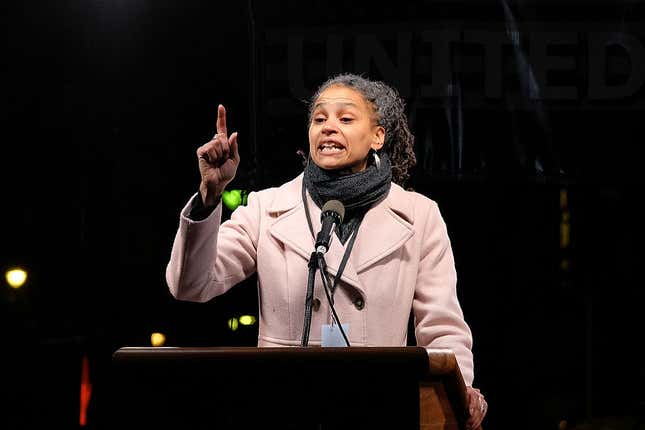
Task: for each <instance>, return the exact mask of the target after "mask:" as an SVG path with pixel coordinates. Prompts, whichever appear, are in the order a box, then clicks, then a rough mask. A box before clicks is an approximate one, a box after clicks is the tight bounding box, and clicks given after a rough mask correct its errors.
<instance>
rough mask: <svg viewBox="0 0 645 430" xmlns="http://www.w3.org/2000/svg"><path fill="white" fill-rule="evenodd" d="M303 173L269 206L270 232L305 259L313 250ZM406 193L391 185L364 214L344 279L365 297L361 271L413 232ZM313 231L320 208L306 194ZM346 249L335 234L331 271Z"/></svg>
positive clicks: (327, 256) (278, 192)
mask: <svg viewBox="0 0 645 430" xmlns="http://www.w3.org/2000/svg"><path fill="white" fill-rule="evenodd" d="M301 187H302V174H301V175H300V176H298V177H297V178H295V179H294V180H292V181H290V182H288V183H286V184H284V185H282V186H281V187H280V188H278V189H277V190H276V194H275V195H276V198H275V199H274V201H273V202H272V203H271V205H270V207H269V208H267V212H268V215H269V217H270V218H274V219H275V222H274V223H273V224H272V225H271V227H270V228H269V233H270V234H271V236H273V237H274V238H275V239H277V240H279V241H280V242H282V243H284V244H286V245H288V246H289V247H291V248H292V249H293V250H294V251H295V252H296V253H297V254H299V255H300V256H301V257H302V258H303V259H304V260H305V261H309V257H310V256H311V253H312V251H313V249H314V239H313V238H312V236H311V232H310V230H309V226H308V224H307V218H306V214H305V210H304V206H303V204H302V198H301ZM404 197H405V192H404V191H403V189H401V188H400V187H399V186H398V185H395V184H392V188H391V189H390V194H389V195H388V197H387V198H386V199H385V200H383V201H382V202H380V203H379V204H378V205H377V206H375V207H374V208H372V209H371V210H370V211H368V213H367V214H366V215H365V219H364V220H363V222H362V223H361V227H360V229H359V232H358V236H357V238H356V242H355V243H354V248H353V250H352V253H351V254H350V256H349V259H348V261H347V265H346V266H345V270H344V271H343V274H342V276H341V280H343V281H344V282H346V283H348V284H350V285H352V286H353V287H355V288H356V289H357V290H359V291H360V293H361V294H362V295H363V296H365V290H364V288H363V286H362V285H361V283H360V280H359V277H358V274H359V273H361V272H363V271H365V270H366V269H367V268H369V267H370V266H371V265H373V264H374V263H376V262H377V261H379V260H381V259H382V258H385V257H387V256H388V255H390V254H391V253H393V252H395V251H396V250H397V249H399V248H400V247H401V246H403V244H404V243H405V242H406V241H407V240H408V239H409V238H410V237H412V235H413V230H412V222H413V220H412V211H411V208H410V207H409V203H408V199H406V198H404ZM307 204H308V207H309V212H310V215H311V222H312V225H313V229H314V234H317V233H318V231H319V230H320V226H321V224H320V212H321V211H320V209H319V208H318V206H316V205H315V204H314V202H313V201H312V200H311V198H310V197H309V196H308V195H307ZM344 252H345V246H343V244H341V243H340V240H338V238H337V237H335V236H334V237H333V238H332V241H331V245H330V247H329V251H328V252H327V254H325V261H326V262H327V269H328V272H329V273H330V274H332V275H334V276H335V275H336V273H338V268H339V266H340V263H341V261H342V258H343V254H344Z"/></svg>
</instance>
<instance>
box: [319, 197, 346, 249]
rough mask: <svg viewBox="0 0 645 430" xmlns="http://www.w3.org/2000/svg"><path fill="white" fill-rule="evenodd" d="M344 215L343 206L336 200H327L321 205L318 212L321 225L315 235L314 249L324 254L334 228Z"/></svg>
mask: <svg viewBox="0 0 645 430" xmlns="http://www.w3.org/2000/svg"><path fill="white" fill-rule="evenodd" d="M344 217H345V206H343V204H342V203H341V202H339V201H338V200H329V201H328V202H327V203H325V204H324V205H323V207H322V213H321V214H320V222H321V224H322V227H321V228H320V232H319V233H318V235H317V236H316V245H315V249H316V251H317V252H320V253H321V254H324V253H326V252H327V251H328V250H329V244H330V243H331V238H332V233H333V231H334V228H335V227H336V226H337V225H339V224H341V223H342V222H343V218H344Z"/></svg>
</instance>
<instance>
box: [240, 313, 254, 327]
mask: <svg viewBox="0 0 645 430" xmlns="http://www.w3.org/2000/svg"><path fill="white" fill-rule="evenodd" d="M240 324H242V325H253V324H255V317H254V316H253V315H242V316H241V317H240Z"/></svg>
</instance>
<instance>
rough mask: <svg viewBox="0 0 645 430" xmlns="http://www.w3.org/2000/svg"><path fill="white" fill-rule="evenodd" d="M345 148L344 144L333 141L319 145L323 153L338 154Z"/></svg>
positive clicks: (319, 149)
mask: <svg viewBox="0 0 645 430" xmlns="http://www.w3.org/2000/svg"><path fill="white" fill-rule="evenodd" d="M344 150H345V148H344V147H343V145H341V144H339V143H337V142H332V141H328V142H323V143H321V144H320V145H318V151H319V152H320V153H322V154H338V153H340V152H343V151H344Z"/></svg>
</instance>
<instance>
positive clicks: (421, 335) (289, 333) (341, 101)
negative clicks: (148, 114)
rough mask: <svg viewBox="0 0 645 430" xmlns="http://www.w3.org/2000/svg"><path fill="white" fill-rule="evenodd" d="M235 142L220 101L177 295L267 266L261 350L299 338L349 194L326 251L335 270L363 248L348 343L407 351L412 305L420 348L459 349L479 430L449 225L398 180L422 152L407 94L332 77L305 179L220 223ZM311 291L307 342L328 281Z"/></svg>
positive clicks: (319, 108) (182, 252)
mask: <svg viewBox="0 0 645 430" xmlns="http://www.w3.org/2000/svg"><path fill="white" fill-rule="evenodd" d="M237 140H238V139H237V133H233V134H231V135H230V136H229V135H228V131H227V129H226V111H225V109H224V107H223V106H221V105H220V106H219V107H218V119H217V134H216V135H215V136H214V137H213V139H212V140H211V141H210V142H208V143H206V144H205V145H203V146H201V147H200V148H198V149H197V157H198V161H199V170H200V173H201V184H200V188H199V193H198V194H196V195H195V196H193V198H192V199H191V201H190V202H189V203H188V204H187V205H186V207H185V208H184V209H183V211H182V213H181V217H180V226H179V230H178V232H177V236H176V238H175V242H174V245H173V249H172V254H171V259H170V262H169V264H168V268H167V271H166V278H167V281H168V285H169V287H170V291H171V292H172V294H173V295H174V296H175V297H176V298H178V299H182V300H191V301H202V302H203V301H207V300H210V299H211V298H213V297H215V296H217V295H220V294H223V293H224V292H226V291H227V290H228V289H229V288H230V287H232V286H233V285H235V284H236V283H238V282H240V281H242V280H244V279H245V278H247V277H248V276H250V275H251V274H252V273H253V272H255V271H257V273H258V290H259V303H260V327H259V336H258V345H259V346H289V345H291V346H296V345H299V344H300V340H301V337H302V335H303V319H304V304H305V294H306V286H307V262H308V260H309V258H310V255H311V252H312V251H313V249H314V234H313V233H314V232H315V231H319V230H320V214H321V207H322V206H323V205H324V203H325V202H326V201H328V200H331V199H337V200H340V201H341V202H342V203H343V204H344V206H345V208H346V214H345V219H344V221H343V223H342V224H341V226H340V228H339V229H338V230H337V231H336V235H337V236H336V238H335V240H332V242H331V246H330V248H329V251H328V252H327V253H326V254H325V259H326V262H327V269H328V272H329V273H330V275H331V276H333V277H335V276H337V273H338V272H339V267H341V265H342V264H341V262H342V259H343V256H344V252H345V249H346V248H347V247H351V244H352V242H353V248H352V250H351V253H350V254H348V255H349V257H348V260H347V262H346V265H345V266H344V271H342V273H341V275H340V282H339V284H338V287H337V288H336V290H335V294H334V307H335V309H336V311H337V313H338V315H339V317H340V320H341V322H342V323H343V324H347V325H348V327H349V328H348V330H347V331H348V333H347V335H348V338H349V341H350V343H351V345H352V346H403V345H406V337H407V323H408V316H409V313H410V310H411V309H412V310H413V312H414V316H415V326H416V328H415V335H416V339H417V344H418V345H420V346H424V347H445V348H450V349H452V350H453V351H454V352H455V354H456V356H457V361H458V363H459V366H460V368H461V372H462V374H463V377H464V381H465V382H466V385H468V386H469V387H468V396H469V406H470V411H471V416H470V419H469V421H468V425H469V427H471V428H476V427H477V426H479V424H480V423H481V420H482V419H483V416H484V414H485V413H486V408H487V406H486V402H485V400H484V398H483V396H482V395H481V394H480V393H479V390H477V389H475V388H472V387H470V385H471V384H472V381H473V363H472V353H471V344H472V338H471V332H470V329H469V327H468V325H467V324H466V323H465V321H464V319H463V314H462V311H461V308H460V305H459V302H458V300H457V295H456V273H455V267H454V260H453V256H452V251H451V247H450V241H449V238H448V235H447V231H446V226H445V224H444V222H443V219H442V217H441V215H440V212H439V210H438V208H437V205H436V204H435V203H434V202H433V201H432V200H430V199H428V198H427V197H425V196H423V195H420V194H417V193H414V192H409V191H405V190H404V189H403V188H401V186H400V185H402V184H403V183H404V182H405V180H406V179H407V178H408V177H409V174H408V171H409V169H410V168H411V167H412V166H413V165H414V163H415V158H414V152H413V149H412V144H413V137H412V135H411V134H410V131H409V129H408V125H407V118H406V116H405V112H404V104H403V101H402V100H401V98H400V97H399V95H398V93H397V92H396V91H395V90H394V89H392V88H390V87H389V86H387V85H385V84H383V83H381V82H373V81H369V80H367V79H364V78H362V77H359V76H356V75H350V74H344V75H339V76H336V77H334V78H332V79H330V80H328V81H327V82H325V83H324V84H323V85H322V86H321V87H320V88H319V89H318V91H317V92H316V94H315V95H314V97H313V98H312V101H311V104H310V108H309V160H308V163H307V164H306V167H305V169H304V172H303V174H301V175H299V176H298V177H297V178H295V179H293V180H292V181H290V182H288V183H286V184H283V185H282V186H280V187H279V188H270V189H266V190H262V191H259V192H256V193H251V194H250V195H249V198H248V205H247V206H245V207H240V208H238V209H237V210H236V211H235V212H233V214H232V215H231V219H230V220H228V221H226V222H224V223H223V224H222V225H221V226H220V219H221V202H220V198H221V195H222V191H223V190H224V188H225V187H226V185H227V184H228V183H229V182H230V181H231V180H233V178H234V177H235V173H236V171H237V167H238V165H239V162H240V157H239V154H238V146H237V145H238V141H237ZM352 236H355V237H354V238H353V239H352ZM317 282H320V280H319V279H317ZM314 294H315V296H316V298H315V299H314V306H313V309H314V311H313V315H312V323H311V327H312V330H311V343H312V344H319V343H320V342H321V334H320V328H321V327H322V326H323V325H326V324H329V323H330V322H331V319H330V308H329V305H328V303H327V301H326V300H325V296H324V293H323V288H322V285H320V284H316V285H315V288H314Z"/></svg>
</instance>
